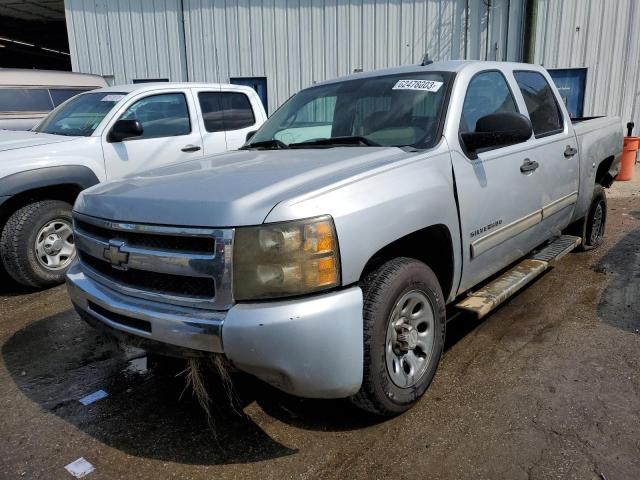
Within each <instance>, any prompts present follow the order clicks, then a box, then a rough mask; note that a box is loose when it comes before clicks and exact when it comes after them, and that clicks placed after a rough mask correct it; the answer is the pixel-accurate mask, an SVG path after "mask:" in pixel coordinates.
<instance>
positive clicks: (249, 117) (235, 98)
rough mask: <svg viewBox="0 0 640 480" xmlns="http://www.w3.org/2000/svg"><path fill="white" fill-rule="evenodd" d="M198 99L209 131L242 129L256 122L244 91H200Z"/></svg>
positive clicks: (205, 125) (205, 126)
mask: <svg viewBox="0 0 640 480" xmlns="http://www.w3.org/2000/svg"><path fill="white" fill-rule="evenodd" d="M198 100H199V102H200V108H201V109H202V118H203V120H204V128H205V129H206V130H207V132H223V131H227V130H240V129H242V128H246V127H250V126H252V125H255V123H256V119H255V117H254V115H253V108H251V102H250V101H249V98H248V97H247V96H246V95H245V94H244V93H233V92H200V93H199V94H198Z"/></svg>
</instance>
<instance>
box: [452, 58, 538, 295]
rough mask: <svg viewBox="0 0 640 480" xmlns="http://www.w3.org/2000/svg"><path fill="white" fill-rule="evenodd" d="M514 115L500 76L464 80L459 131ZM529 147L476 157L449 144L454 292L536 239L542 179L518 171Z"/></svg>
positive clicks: (490, 73) (511, 99)
mask: <svg viewBox="0 0 640 480" xmlns="http://www.w3.org/2000/svg"><path fill="white" fill-rule="evenodd" d="M519 111H520V108H518V104H517V102H516V100H515V98H514V96H513V94H512V93H511V88H510V86H509V83H508V81H507V79H506V78H505V77H504V75H503V74H502V73H501V72H499V71H484V72H480V73H478V74H476V75H475V76H474V77H473V78H472V79H471V80H470V82H469V86H468V88H467V95H466V97H465V100H464V103H463V106H462V111H461V115H460V127H459V133H461V132H465V131H473V130H474V129H475V125H476V121H477V120H478V119H479V118H481V117H483V116H485V115H489V114H491V113H496V112H519ZM458 138H459V137H458ZM454 141H455V139H453V140H452V141H451V143H454ZM531 143H532V140H531V139H530V140H528V141H526V142H523V143H519V144H515V145H509V146H506V147H498V148H494V149H491V150H488V151H483V152H481V153H478V154H477V155H468V154H466V153H465V151H464V149H463V148H462V146H461V145H460V142H459V141H458V142H456V145H453V144H452V145H450V147H451V159H452V162H453V171H454V175H455V182H456V191H457V195H458V202H459V208H460V221H461V225H462V249H463V264H464V267H463V272H462V279H461V285H460V290H459V291H465V290H467V289H469V288H470V287H472V286H473V285H475V284H477V283H478V282H480V281H481V280H483V279H485V278H487V277H488V276H490V275H492V274H493V273H495V272H497V271H498V270H500V269H502V268H504V267H505V266H507V265H509V264H510V263H512V262H513V261H515V260H517V259H518V258H519V257H521V256H522V255H524V254H525V253H527V252H528V251H529V250H531V249H532V248H533V247H535V246H536V245H537V244H538V243H539V242H540V241H541V240H540V233H539V229H538V228H537V227H538V225H539V223H540V221H541V197H540V190H541V188H542V179H541V177H540V175H539V172H538V171H536V170H528V169H526V168H524V169H522V168H521V167H522V166H523V165H526V164H527V162H529V161H530V160H531V159H530V158H529V157H530V152H529V149H530V148H531ZM523 170H524V171H523Z"/></svg>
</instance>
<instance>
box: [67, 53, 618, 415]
mask: <svg viewBox="0 0 640 480" xmlns="http://www.w3.org/2000/svg"><path fill="white" fill-rule="evenodd" d="M621 152H622V124H621V123H620V120H619V119H617V118H596V119H589V120H583V121H580V122H575V123H574V122H572V120H571V118H570V117H569V115H568V113H567V111H566V109H565V107H564V105H563V103H562V100H561V98H560V96H559V94H558V91H557V90H556V88H555V87H554V86H553V82H552V81H551V78H550V77H549V74H548V73H547V72H546V70H544V69H543V68H541V67H538V66H535V65H529V64H520V63H499V62H476V61H468V62H446V63H434V64H432V65H429V66H424V67H423V66H408V67H402V68H396V69H391V70H383V71H377V72H367V73H361V74H357V75H353V76H349V77H345V78H339V79H335V80H331V81H329V82H324V83H321V84H317V85H314V86H312V87H310V88H308V89H306V90H302V91H301V92H299V93H298V94H296V95H295V96H293V97H292V98H291V99H290V100H289V101H288V102H287V103H286V104H285V105H283V106H282V107H281V108H280V109H279V110H278V111H277V112H276V113H274V114H273V115H272V116H271V117H270V118H269V119H268V120H267V121H266V122H265V124H264V125H263V126H262V128H260V130H258V132H257V133H256V134H255V135H254V136H253V137H252V138H251V140H250V141H249V142H248V143H247V144H246V145H245V146H244V147H242V149H240V150H239V151H235V152H228V153H226V154H223V155H218V156H216V157H215V159H211V158H204V159H200V160H193V161H190V162H183V163H181V164H178V165H173V166H168V167H163V168H159V169H156V170H154V171H149V172H144V173H142V174H140V175H138V176H136V177H134V178H130V179H127V180H116V181H114V182H109V183H105V184H102V185H98V186H96V187H93V188H90V189H88V190H86V191H84V192H83V193H82V194H81V195H80V196H79V197H78V200H77V201H76V203H75V207H74V231H75V235H76V243H77V247H78V251H79V255H78V260H77V261H76V262H74V263H73V265H72V266H71V267H70V269H69V272H68V274H67V284H68V288H69V292H70V295H71V299H72V301H73V303H74V305H75V307H76V309H77V310H78V312H79V313H80V315H81V316H82V317H83V318H84V319H85V320H86V321H87V322H89V323H90V324H91V325H94V326H95V327H96V328H100V329H102V330H103V331H105V332H107V333H108V334H110V335H115V336H116V337H118V338H122V339H124V340H125V341H133V342H135V343H136V344H137V345H141V346H143V347H144V348H147V349H149V350H156V351H159V352H164V353H167V354H172V355H183V356H207V355H223V356H224V357H225V358H226V359H228V361H229V362H230V363H231V364H233V365H234V366H235V367H236V368H238V369H240V370H242V371H245V372H248V373H250V374H253V375H255V376H257V377H258V378H260V379H262V380H264V381H265V382H268V383H270V384H272V385H274V386H276V387H278V388H280V389H282V390H285V391H287V392H289V393H292V394H295V395H300V396H304V397H319V398H336V397H350V398H351V399H352V400H353V401H354V402H355V403H356V404H357V405H358V406H360V407H362V408H365V409H367V410H370V411H372V412H376V413H378V414H381V415H393V414H397V413H399V412H402V411H403V410H406V409H407V408H409V407H410V406H411V405H412V404H413V403H414V402H415V401H416V400H417V399H418V398H419V397H420V396H421V395H422V394H423V393H424V392H425V390H426V389H427V387H428V385H429V384H430V382H431V380H432V378H433V376H434V374H435V372H436V368H437V365H438V362H439V360H440V356H441V353H442V349H443V345H444V338H445V326H446V320H447V309H446V308H445V307H446V305H447V304H449V305H450V309H449V311H455V310H456V309H464V310H469V311H471V312H474V313H476V314H477V315H478V316H483V315H486V314H487V313H488V312H489V311H490V310H491V309H493V308H495V307H496V306H497V305H499V304H500V303H501V302H503V301H504V300H505V299H506V298H508V297H509V296H510V295H511V294H513V293H514V292H516V291H517V290H518V289H519V288H521V287H522V286H523V285H525V284H527V283H528V282H529V281H531V280H532V279H533V278H535V277H536V276H537V275H539V274H541V273H542V272H543V271H545V269H547V268H549V266H550V265H551V264H552V263H553V262H554V261H556V260H558V259H559V258H561V257H562V256H563V255H564V254H566V253H568V252H569V251H570V250H573V249H574V248H576V247H577V246H581V247H582V248H584V249H588V248H593V247H596V246H598V245H599V244H600V243H601V242H602V239H603V235H604V228H605V223H606V213H607V210H606V197H605V188H606V187H608V186H610V185H611V182H612V181H613V178H614V177H615V175H616V173H617V171H618V163H619V160H620V155H621ZM565 232H571V234H566V233H565ZM500 272H502V273H501V274H500ZM496 274H498V276H494V275H496Z"/></svg>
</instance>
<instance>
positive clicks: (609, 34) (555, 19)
mask: <svg viewBox="0 0 640 480" xmlns="http://www.w3.org/2000/svg"><path fill="white" fill-rule="evenodd" d="M535 32H536V38H535V53H534V61H535V63H539V64H542V65H544V66H545V67H547V68H575V67H582V68H585V67H586V68H587V69H588V70H587V85H586V90H585V102H584V115H585V116H591V115H619V116H620V117H621V118H622V121H623V123H625V124H626V122H628V121H630V120H633V121H634V122H635V123H636V125H638V128H639V129H640V98H639V96H640V2H638V1H637V0H564V1H562V2H558V1H557V0H538V6H537V17H536V29H535ZM637 131H638V130H637ZM637 131H636V133H637Z"/></svg>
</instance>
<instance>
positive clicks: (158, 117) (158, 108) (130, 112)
mask: <svg viewBox="0 0 640 480" xmlns="http://www.w3.org/2000/svg"><path fill="white" fill-rule="evenodd" d="M121 118H122V119H124V120H138V121H139V122H140V123H141V124H142V128H143V130H144V133H143V134H142V136H141V137H138V138H159V137H177V136H179V135H187V134H188V133H190V132H191V121H190V120H189V107H187V101H186V99H185V96H184V94H182V93H164V94H161V95H152V96H150V97H145V98H143V99H142V100H138V101H137V102H136V103H134V104H133V105H131V106H130V107H129V108H128V109H127V111H126V112H124V114H123V115H122V117H121Z"/></svg>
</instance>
